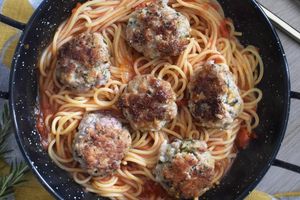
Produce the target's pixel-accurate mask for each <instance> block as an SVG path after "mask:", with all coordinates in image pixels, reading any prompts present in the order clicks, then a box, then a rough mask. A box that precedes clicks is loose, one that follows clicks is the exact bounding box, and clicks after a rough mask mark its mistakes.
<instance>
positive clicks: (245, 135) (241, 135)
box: [235, 127, 257, 150]
mask: <svg viewBox="0 0 300 200" xmlns="http://www.w3.org/2000/svg"><path fill="white" fill-rule="evenodd" d="M256 138H257V135H256V133H254V132H252V133H249V131H248V130H247V128H246V127H241V128H240V130H239V132H238V134H237V137H236V139H235V144H236V146H237V148H238V149H242V150H243V149H246V148H247V146H248V145H249V143H250V141H251V139H256Z"/></svg>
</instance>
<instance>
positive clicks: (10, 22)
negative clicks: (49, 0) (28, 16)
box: [0, 14, 26, 31]
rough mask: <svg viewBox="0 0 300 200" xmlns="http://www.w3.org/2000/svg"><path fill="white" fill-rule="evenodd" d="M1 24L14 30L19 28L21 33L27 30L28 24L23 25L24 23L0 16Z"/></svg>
mask: <svg viewBox="0 0 300 200" xmlns="http://www.w3.org/2000/svg"><path fill="white" fill-rule="evenodd" d="M0 22H2V23H4V24H6V25H9V26H12V27H14V28H17V29H19V30H21V31H24V30H25V27H26V24H24V23H22V22H18V21H16V20H14V19H12V18H10V17H6V16H5V15H2V14H0Z"/></svg>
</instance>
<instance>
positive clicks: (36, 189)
mask: <svg viewBox="0 0 300 200" xmlns="http://www.w3.org/2000/svg"><path fill="white" fill-rule="evenodd" d="M33 1H34V0H0V11H1V13H2V14H4V15H6V16H9V17H11V18H13V19H16V20H18V21H21V22H27V21H28V19H29V18H30V16H31V15H32V13H33V11H34V8H33V7H32V5H31V3H30V2H33ZM19 36H20V31H19V30H17V29H15V28H12V27H9V26H7V25H4V24H2V23H0V63H1V64H2V65H4V66H6V67H8V68H10V63H11V60H12V56H13V53H14V50H15V47H16V45H17V41H18V39H19ZM0 73H1V72H0ZM25 179H26V180H28V181H27V182H26V183H24V184H22V185H20V186H19V187H17V188H16V192H15V198H16V200H33V199H34V200H52V199H54V198H53V197H52V196H50V194H49V193H48V192H47V191H46V190H45V189H44V188H43V187H42V186H41V184H40V183H39V182H38V181H37V179H36V178H35V177H34V176H33V174H32V173H31V172H29V173H27V174H26V176H25ZM288 195H289V196H298V198H299V196H300V195H299V194H298V193H293V194H288ZM282 196H284V195H281V196H280V195H278V196H277V197H278V198H280V197H282ZM272 198H273V197H272V196H270V195H268V194H266V193H263V192H259V191H254V192H252V193H251V194H250V195H249V196H248V197H247V198H246V199H247V200H272ZM273 199H275V198H273Z"/></svg>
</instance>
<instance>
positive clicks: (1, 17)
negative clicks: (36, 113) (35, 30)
mask: <svg viewBox="0 0 300 200" xmlns="http://www.w3.org/2000/svg"><path fill="white" fill-rule="evenodd" d="M0 22H2V23H4V24H6V25H9V26H12V27H14V28H17V29H19V30H21V31H24V29H25V27H26V24H24V23H22V22H18V21H16V20H14V19H12V18H9V17H6V16H4V15H2V14H0ZM0 98H2V99H8V98H9V93H8V92H2V91H0Z"/></svg>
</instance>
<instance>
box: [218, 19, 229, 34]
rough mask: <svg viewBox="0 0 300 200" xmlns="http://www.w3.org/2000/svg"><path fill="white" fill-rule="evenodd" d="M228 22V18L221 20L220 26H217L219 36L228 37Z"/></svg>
mask: <svg viewBox="0 0 300 200" xmlns="http://www.w3.org/2000/svg"><path fill="white" fill-rule="evenodd" d="M228 22H229V19H224V20H222V21H221V24H220V27H219V30H220V34H221V36H222V37H225V38H229V36H230V29H229V27H228V25H227V23H228Z"/></svg>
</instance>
